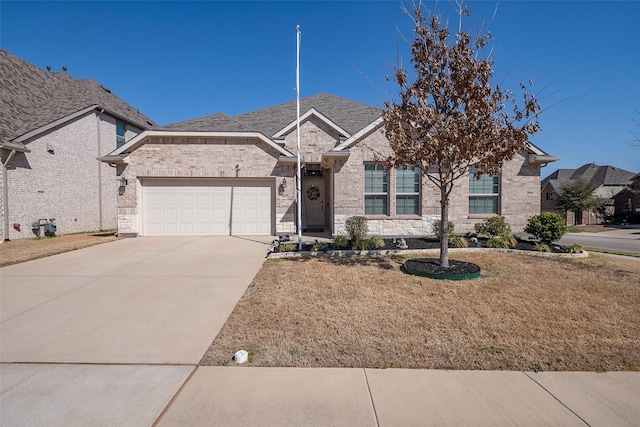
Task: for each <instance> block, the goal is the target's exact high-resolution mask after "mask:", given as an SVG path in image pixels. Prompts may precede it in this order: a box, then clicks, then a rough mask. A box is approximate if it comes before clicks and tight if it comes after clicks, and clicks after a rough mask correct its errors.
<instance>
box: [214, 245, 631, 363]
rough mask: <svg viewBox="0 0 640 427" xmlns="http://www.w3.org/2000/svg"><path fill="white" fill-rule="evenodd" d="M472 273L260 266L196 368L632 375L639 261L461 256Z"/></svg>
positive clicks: (325, 263)
mask: <svg viewBox="0 0 640 427" xmlns="http://www.w3.org/2000/svg"><path fill="white" fill-rule="evenodd" d="M455 258H456V259H459V260H462V261H469V262H474V263H476V264H479V265H480V266H481V267H482V275H481V277H480V278H478V279H474V280H471V281H464V282H453V281H437V280H432V279H428V278H423V277H417V276H410V275H406V274H404V273H402V272H401V271H400V268H399V267H400V265H401V264H402V262H403V261H404V259H403V258H399V257H396V258H393V257H390V258H389V257H379V258H378V257H368V258H360V257H352V258H334V259H329V258H311V259H280V260H269V261H267V262H266V263H265V264H264V266H263V268H262V270H261V271H260V272H259V273H258V275H257V276H256V278H255V279H254V281H253V283H252V284H251V285H250V287H249V288H248V290H247V292H246V293H245V295H244V296H243V298H242V299H241V300H240V302H239V304H238V305H237V306H236V308H235V310H234V311H233V313H232V314H231V316H230V317H229V319H228V321H227V322H226V324H225V325H224V327H223V328H222V330H221V332H220V334H219V335H218V337H217V338H216V339H215V341H214V342H213V344H212V345H211V347H210V348H209V350H208V351H207V353H206V354H205V356H204V357H203V359H202V361H201V364H204V365H224V364H227V363H229V361H230V358H231V356H232V355H233V354H234V353H235V352H236V351H237V350H239V349H245V350H248V351H250V353H251V355H252V361H251V363H250V364H248V365H250V366H298V367H368V368H376V367H377V368H385V367H396V368H430V369H498V370H531V369H533V367H534V366H539V367H540V368H542V369H544V370H570V371H574V370H579V371H595V370H602V369H605V370H639V369H640V262H638V261H635V260H625V259H614V258H604V257H602V258H595V257H591V258H587V259H570V260H559V259H546V258H535V257H527V256H524V255H510V254H499V253H486V254H483V253H468V254H464V253H460V254H456V255H455Z"/></svg>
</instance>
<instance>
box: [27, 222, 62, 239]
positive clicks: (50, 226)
mask: <svg viewBox="0 0 640 427" xmlns="http://www.w3.org/2000/svg"><path fill="white" fill-rule="evenodd" d="M42 228H44V235H45V236H47V237H53V236H55V235H56V231H58V226H57V225H56V220H55V218H51V219H49V220H47V219H46V218H41V219H39V220H37V221H33V222H32V223H31V230H32V231H33V234H35V235H36V236H37V237H40V234H41V229H42Z"/></svg>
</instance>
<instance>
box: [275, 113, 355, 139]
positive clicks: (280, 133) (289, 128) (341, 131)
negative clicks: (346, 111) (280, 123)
mask: <svg viewBox="0 0 640 427" xmlns="http://www.w3.org/2000/svg"><path fill="white" fill-rule="evenodd" d="M311 116H316V117H317V118H319V119H320V120H322V121H323V122H324V123H326V124H327V125H328V126H329V127H331V128H332V129H333V130H335V131H336V132H338V133H339V134H340V135H343V136H345V137H347V138H348V137H350V136H351V134H350V133H349V132H347V131H346V130H345V129H343V128H342V127H340V126H339V125H338V124H337V123H335V122H334V121H333V120H331V119H330V118H328V117H327V116H325V115H324V114H322V113H321V112H319V111H318V110H316V109H315V108H310V109H309V110H308V111H307V112H306V113H304V114H303V115H302V116H300V122H303V121H305V120H307V119H308V118H309V117H311ZM296 124H297V120H294V121H292V122H291V123H289V124H288V125H287V126H285V127H284V128H282V129H280V130H279V131H278V132H276V134H275V135H273V138H274V139H279V138H283V137H285V136H286V135H287V134H288V133H289V132H291V131H292V130H293V129H295V127H296Z"/></svg>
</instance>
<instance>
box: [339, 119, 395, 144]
mask: <svg viewBox="0 0 640 427" xmlns="http://www.w3.org/2000/svg"><path fill="white" fill-rule="evenodd" d="M382 123H383V119H382V117H378V118H377V119H376V120H374V121H373V122H371V123H370V124H369V125H367V126H365V127H364V128H362V129H361V130H359V131H358V132H356V133H354V134H353V135H352V136H350V137H349V138H348V139H346V140H344V141H343V142H341V143H340V144H339V145H338V146H337V147H336V148H334V149H333V150H332V151H344V150H345V149H348V148H349V147H351V146H352V145H353V144H355V143H356V142H358V141H359V140H360V139H361V138H364V137H365V136H367V135H369V134H371V133H372V132H374V131H375V130H376V129H378V128H379V127H380V126H382Z"/></svg>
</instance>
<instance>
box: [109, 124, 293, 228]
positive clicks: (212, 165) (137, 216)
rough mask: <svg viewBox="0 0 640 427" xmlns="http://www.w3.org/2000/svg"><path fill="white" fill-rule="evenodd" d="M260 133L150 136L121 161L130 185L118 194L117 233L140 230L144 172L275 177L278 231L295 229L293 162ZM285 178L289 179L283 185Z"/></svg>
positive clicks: (168, 175)
mask: <svg viewBox="0 0 640 427" xmlns="http://www.w3.org/2000/svg"><path fill="white" fill-rule="evenodd" d="M279 156H280V153H279V152H278V151H277V150H275V149H274V148H273V147H270V146H268V145H267V144H265V143H264V142H262V141H260V140H258V139H231V138H182V137H152V138H150V139H149V140H148V141H147V142H146V143H145V144H144V145H142V146H141V147H140V148H138V149H137V150H136V151H134V152H133V153H132V154H131V155H129V156H128V158H127V161H128V165H126V166H119V167H118V176H125V177H126V178H127V180H128V185H127V187H126V188H125V189H124V191H121V194H119V195H118V233H121V234H142V232H143V230H142V211H141V209H142V200H141V194H142V183H141V181H143V180H144V179H145V178H245V179H246V178H273V181H274V190H275V191H274V195H273V197H274V198H275V230H274V231H275V232H276V233H280V232H292V231H295V225H294V223H293V221H294V219H295V209H294V208H293V207H292V204H293V200H294V199H295V185H294V177H295V168H294V167H293V166H291V165H282V164H280V163H278V158H279ZM283 178H286V179H287V182H288V185H287V186H286V188H283V186H282V179H283Z"/></svg>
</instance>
